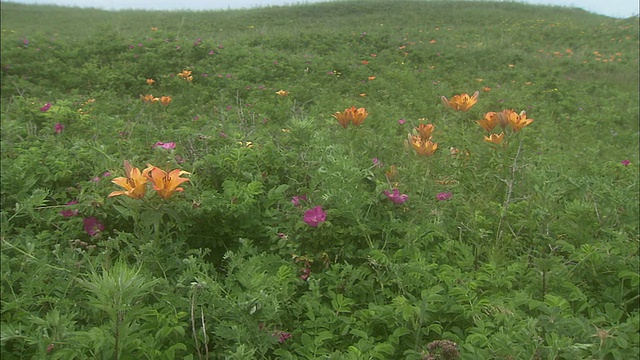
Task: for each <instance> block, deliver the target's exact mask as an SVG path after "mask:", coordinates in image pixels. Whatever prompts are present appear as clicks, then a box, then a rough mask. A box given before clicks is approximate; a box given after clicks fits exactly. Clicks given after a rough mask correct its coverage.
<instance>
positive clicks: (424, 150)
mask: <svg viewBox="0 0 640 360" xmlns="http://www.w3.org/2000/svg"><path fill="white" fill-rule="evenodd" d="M433 129H435V126H434V125H433V124H420V125H418V127H414V128H413V132H412V133H409V135H408V136H407V140H406V141H405V144H409V145H411V147H412V148H413V150H415V151H416V152H417V153H418V155H425V156H431V155H433V154H435V152H436V150H438V143H434V142H433V141H431V134H432V133H433Z"/></svg>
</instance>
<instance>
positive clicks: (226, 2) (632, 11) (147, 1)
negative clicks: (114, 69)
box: [9, 0, 638, 18]
mask: <svg viewBox="0 0 640 360" xmlns="http://www.w3.org/2000/svg"><path fill="white" fill-rule="evenodd" d="M9 1H12V2H19V3H24V4H57V5H66V6H81V7H94V8H99V9H105V10H122V9H144V10H181V9H187V10H225V9H242V8H251V7H261V6H270V5H291V4H303V3H314V2H321V1H326V0H189V1H179V0H9ZM507 1H511V0H507ZM518 2H526V3H530V4H545V5H562V6H571V7H579V8H583V9H585V10H587V11H590V12H593V13H597V14H602V15H607V16H611V17H617V18H627V17H629V16H633V15H638V0H518Z"/></svg>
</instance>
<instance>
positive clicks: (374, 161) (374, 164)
mask: <svg viewBox="0 0 640 360" xmlns="http://www.w3.org/2000/svg"><path fill="white" fill-rule="evenodd" d="M371 161H372V162H373V166H377V167H382V163H381V162H380V160H379V159H378V158H373V159H371Z"/></svg>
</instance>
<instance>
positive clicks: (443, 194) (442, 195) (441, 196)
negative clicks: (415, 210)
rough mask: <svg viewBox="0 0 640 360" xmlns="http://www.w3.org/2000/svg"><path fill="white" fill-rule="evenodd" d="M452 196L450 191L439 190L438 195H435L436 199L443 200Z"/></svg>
mask: <svg viewBox="0 0 640 360" xmlns="http://www.w3.org/2000/svg"><path fill="white" fill-rule="evenodd" d="M452 196H453V194H452V193H450V192H441V193H439V194H438V195H436V199H438V200H439V201H444V200H449V199H451V197H452Z"/></svg>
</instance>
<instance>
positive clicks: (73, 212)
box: [60, 200, 78, 217]
mask: <svg viewBox="0 0 640 360" xmlns="http://www.w3.org/2000/svg"><path fill="white" fill-rule="evenodd" d="M77 203H78V200H72V201H69V202H68V203H66V204H65V205H67V206H71V205H75V204H77ZM60 215H62V216H64V217H72V216H76V215H78V210H77V209H75V210H71V209H66V210H62V211H60Z"/></svg>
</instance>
